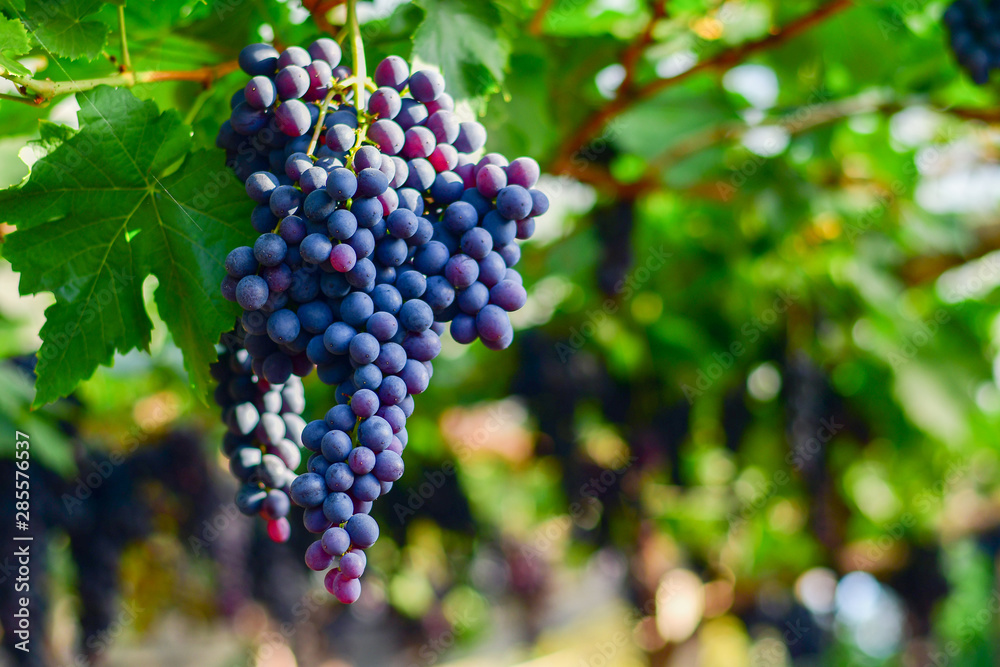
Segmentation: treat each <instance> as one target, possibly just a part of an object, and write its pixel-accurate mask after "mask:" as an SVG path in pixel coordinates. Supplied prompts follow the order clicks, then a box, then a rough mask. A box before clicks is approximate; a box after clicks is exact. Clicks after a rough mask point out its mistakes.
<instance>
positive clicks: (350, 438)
mask: <svg viewBox="0 0 1000 667" xmlns="http://www.w3.org/2000/svg"><path fill="white" fill-rule="evenodd" d="M351 7H353V3H352V4H351ZM349 23H351V24H352V25H353V26H354V27H355V28H356V18H354V15H353V10H352V14H351V18H350V20H349ZM353 36H354V40H353V41H352V43H353V45H354V61H355V63H356V67H355V70H354V71H352V70H350V69H348V68H347V67H345V66H344V65H341V64H340V60H341V51H340V48H339V46H338V45H337V43H336V42H335V41H333V40H331V39H328V38H322V39H319V40H317V41H315V42H313V43H312V44H311V45H309V47H308V49H303V48H301V47H296V46H290V47H288V48H286V49H285V50H284V51H282V52H280V53H279V52H278V51H277V50H275V49H274V48H273V47H271V46H268V45H267V44H252V45H250V46H247V47H246V48H245V49H243V51H242V52H241V53H240V57H239V63H240V67H241V68H242V70H243V71H244V72H245V73H246V74H247V75H248V76H249V77H251V78H250V80H249V82H248V83H247V84H246V87H245V88H244V89H242V90H238V91H237V92H236V93H235V95H234V96H233V98H232V115H231V117H230V119H229V120H228V121H226V122H225V123H223V125H222V127H221V128H220V130H219V135H218V138H217V143H218V145H219V147H220V148H223V149H225V150H226V152H227V156H228V162H227V164H228V165H229V166H230V167H231V168H232V169H233V171H234V172H235V173H236V175H237V176H238V177H239V178H240V179H241V180H244V181H245V183H246V193H247V196H249V197H250V198H251V199H252V200H253V201H254V202H255V203H256V204H257V207H256V208H255V209H254V211H253V214H252V216H251V221H250V222H251V224H252V226H253V228H254V230H255V231H256V232H257V233H258V234H259V235H260V236H259V237H258V238H257V241H256V242H255V243H254V245H253V247H252V248H251V247H249V246H242V247H239V248H235V249H234V250H233V251H232V252H231V253H230V254H229V256H228V257H227V258H226V262H225V269H226V275H225V277H223V279H222V284H221V289H222V293H223V296H225V298H226V299H229V300H230V301H236V302H237V303H238V304H239V305H240V307H241V308H243V315H242V317H241V318H240V322H239V324H238V326H237V329H236V331H235V335H236V337H237V339H239V340H241V341H242V345H243V347H244V349H243V350H240V351H239V352H236V353H235V354H234V355H231V356H228V357H226V358H225V359H224V360H223V361H221V362H220V365H219V368H220V369H221V371H220V373H221V376H220V380H225V381H226V382H227V383H228V385H227V386H230V385H231V386H233V387H235V388H236V390H235V391H232V390H229V389H226V390H223V391H220V392H219V394H218V396H219V398H220V403H222V404H223V407H224V408H225V409H226V413H225V414H226V421H227V424H228V425H229V427H230V434H229V435H227V440H226V443H225V445H224V448H225V453H226V454H227V455H228V456H230V461H231V469H232V471H233V473H234V474H235V475H236V476H237V477H238V478H239V479H240V480H241V482H244V484H245V486H243V487H242V488H241V490H240V492H239V496H238V499H237V503H238V505H239V506H240V509H241V510H242V511H244V512H245V513H249V514H253V513H259V514H260V515H261V516H262V517H264V518H265V519H266V520H267V521H268V533H269V535H270V536H271V537H272V538H273V539H275V540H276V541H284V540H287V539H288V535H289V527H288V524H287V520H286V519H285V515H286V514H287V512H288V509H289V503H288V502H287V498H289V497H290V498H291V501H292V502H294V503H295V504H297V505H300V506H302V507H303V508H305V514H304V523H305V527H306V529H307V530H308V531H310V532H312V533H315V534H318V535H320V536H321V537H320V539H318V540H317V541H315V542H314V543H313V544H312V545H310V547H309V548H308V549H307V551H306V554H305V561H306V565H307V566H308V567H309V568H310V569H313V570H317V571H327V574H326V578H325V583H326V587H327V589H328V590H329V591H330V592H331V593H332V594H333V595H334V596H336V598H337V599H338V600H340V601H341V602H344V603H351V602H354V601H355V600H357V599H358V597H359V595H360V593H361V585H360V581H359V578H360V577H361V575H362V573H363V572H364V569H365V566H366V563H367V559H366V557H365V550H366V549H368V548H369V547H371V546H372V545H373V544H374V543H375V541H376V540H377V539H378V532H379V531H378V525H377V523H376V522H375V520H374V519H372V518H371V516H369V511H370V509H371V507H372V503H373V502H374V501H375V500H376V499H378V498H379V497H381V496H384V495H386V494H388V493H390V491H391V489H392V485H393V483H394V482H396V481H397V480H399V479H400V477H401V476H402V475H403V469H404V465H403V460H402V454H403V451H404V450H405V449H406V445H407V441H408V435H407V432H406V420H407V418H408V417H410V415H411V414H412V413H413V410H414V400H413V396H414V395H416V394H420V393H422V392H423V391H425V390H426V389H427V386H428V383H429V382H430V379H431V376H432V375H433V373H434V367H433V364H432V362H433V359H434V358H435V357H436V356H437V355H438V353H439V352H440V351H441V340H440V335H442V334H443V333H444V331H445V325H446V324H448V323H450V324H449V327H450V334H451V337H452V338H453V339H454V340H456V341H458V342H460V343H466V344H468V343H472V342H473V341H475V340H476V339H477V338H478V339H480V340H482V341H483V344H484V345H485V346H486V347H488V348H490V349H493V350H502V349H504V348H506V347H508V346H509V345H510V344H511V342H512V340H513V335H514V331H513V327H512V326H511V323H510V319H509V317H508V313H509V312H511V311H515V310H518V309H519V308H521V307H522V306H523V305H524V303H525V301H526V299H527V294H526V292H525V289H524V287H523V286H522V280H521V277H520V275H519V274H518V273H517V271H516V270H515V269H514V268H513V267H514V266H515V265H516V264H517V262H518V260H519V259H520V248H519V247H518V245H517V240H520V239H527V238H529V237H530V236H531V235H532V233H533V232H534V228H535V218H536V217H537V216H540V215H542V214H544V213H545V211H546V209H547V208H548V200H547V198H546V197H545V195H544V194H543V193H542V192H540V191H539V190H536V189H534V185H535V184H536V182H537V181H538V178H539V167H538V164H537V163H536V162H535V161H534V160H532V159H531V158H518V159H516V160H514V161H512V162H508V160H507V159H506V158H504V157H503V156H502V155H499V154H496V153H488V154H486V155H485V156H483V157H481V158H480V159H478V160H477V159H475V158H474V157H473V154H475V153H477V152H478V151H480V150H481V149H482V148H483V146H484V144H485V142H486V130H485V128H483V126H482V125H481V124H480V123H478V122H476V121H466V122H460V121H459V118H458V116H457V115H456V114H455V113H454V101H453V100H452V98H451V97H450V96H449V95H448V94H447V93H446V92H445V81H444V79H443V77H442V76H441V75H440V74H439V73H437V72H435V71H432V70H418V71H414V72H411V71H410V68H409V66H408V64H407V63H406V62H405V61H404V60H403V59H402V58H400V57H398V56H390V57H388V58H386V59H385V60H383V61H382V62H380V63H379V64H378V66H377V67H376V69H375V72H374V78H373V81H369V80H368V78H367V76H366V73H365V71H364V57H363V46H361V44H360V35H357V34H356V32H355V33H354V34H353ZM368 89H373V92H371V94H370V95H369V94H368V93H367V91H368ZM313 368H315V369H316V374H317V376H318V377H319V379H320V380H321V381H322V382H323V383H325V384H327V385H330V386H332V387H335V388H336V389H335V397H336V405H334V406H333V407H331V408H330V410H329V411H328V412H327V414H326V418H325V419H323V420H317V421H313V422H310V423H309V424H304V423H302V422H301V419H298V418H297V414H298V413H299V412H301V410H300V409H299V410H294V409H293V410H292V413H291V414H290V415H289V414H285V415H282V417H285V419H282V418H279V417H278V416H277V414H276V412H277V410H278V409H279V408H280V407H281V405H282V403H281V400H280V399H279V398H277V396H284V395H285V393H286V392H289V391H290V392H292V394H293V395H294V397H295V398H296V399H298V397H300V396H301V391H300V387H301V383H300V380H299V379H298V378H299V377H304V376H306V375H309V374H310V373H311V372H312V370H313ZM227 369H228V370H227ZM229 372H231V373H235V376H230V375H229V374H228V373H229ZM251 376H252V378H253V379H252V380H251ZM252 383H255V384H256V386H257V390H256V394H259V397H258V396H255V395H254V394H255V390H254V388H253V386H252ZM242 392H245V393H242ZM238 393H239V395H238V396H237V394H238ZM269 396H275V398H274V406H273V408H271V407H267V405H266V403H267V400H268V397H269ZM234 400H242V401H244V402H243V403H241V404H239V405H233V404H232V403H233V401H234ZM255 400H256V403H255V402H254V401H255ZM293 402H294V401H293ZM261 407H263V408H264V410H263V411H262V410H261ZM294 407H296V408H298V407H299V406H298V404H296V405H294ZM291 442H294V443H298V444H301V446H302V447H304V448H306V449H307V450H309V451H310V452H313V454H312V455H311V457H310V458H309V460H308V463H307V472H305V473H303V474H302V475H299V476H297V477H295V476H294V475H293V474H292V473H291V471H292V470H294V469H295V468H296V467H297V465H298V463H299V459H298V458H297V457H296V456H295V454H294V453H293V452H292V448H291V447H290V446H289V445H288V444H287V443H291ZM269 448H272V449H275V450H276V451H274V452H273V453H271V452H269ZM286 494H287V495H286Z"/></svg>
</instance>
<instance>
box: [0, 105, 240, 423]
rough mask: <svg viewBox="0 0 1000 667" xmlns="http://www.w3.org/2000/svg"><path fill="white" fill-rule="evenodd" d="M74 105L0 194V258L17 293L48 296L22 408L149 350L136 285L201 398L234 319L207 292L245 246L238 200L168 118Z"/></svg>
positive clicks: (229, 183) (210, 158) (147, 109)
mask: <svg viewBox="0 0 1000 667" xmlns="http://www.w3.org/2000/svg"><path fill="white" fill-rule="evenodd" d="M78 99H79V100H80V104H81V108H80V112H79V119H80V130H79V131H78V132H77V133H76V134H73V135H72V136H69V135H68V134H67V135H65V136H64V137H63V140H62V142H61V143H60V144H59V146H58V147H57V148H55V149H54V150H53V151H52V152H51V153H49V154H48V155H46V156H45V157H43V158H41V159H39V160H38V161H37V162H36V163H35V164H34V165H33V167H32V170H31V174H30V175H29V177H28V178H27V179H26V180H25V181H24V182H23V183H22V184H21V185H20V187H16V188H11V189H8V190H5V191H2V192H0V219H3V220H6V221H9V222H10V223H11V224H16V225H17V231H16V232H14V233H13V234H11V235H10V236H9V237H8V240H7V243H6V245H5V249H4V254H5V256H6V257H7V258H8V259H9V260H10V262H11V264H12V265H13V267H14V269H15V270H16V271H18V272H20V274H21V278H20V290H21V293H22V294H34V293H38V292H52V293H54V294H55V297H56V302H55V304H53V305H52V306H50V307H49V308H48V309H47V310H46V311H45V315H46V322H45V325H44V326H43V327H42V331H41V337H42V347H41V349H40V350H39V352H38V358H39V361H38V367H37V373H38V382H37V389H38V393H37V395H36V398H35V404H36V405H42V404H45V403H47V402H50V401H52V400H54V399H56V398H58V397H60V396H65V395H67V394H68V393H70V392H71V391H72V390H73V389H74V387H75V386H76V385H77V383H78V382H79V381H80V380H83V379H86V378H88V377H90V375H91V374H93V372H94V370H95V369H96V368H97V366H98V365H100V364H105V365H106V364H109V363H110V362H111V360H112V358H113V355H114V353H115V352H116V351H117V352H121V353H124V352H127V351H129V350H131V349H134V348H138V349H148V347H149V341H150V332H151V326H152V325H151V323H150V320H149V318H148V316H147V315H146V310H145V304H144V301H143V292H142V284H143V281H144V280H145V278H146V277H147V276H149V275H153V276H155V277H156V278H157V279H158V280H159V286H158V287H157V289H156V292H155V298H156V302H157V306H158V309H159V313H160V316H161V317H162V318H163V320H164V321H165V322H166V324H167V326H168V328H169V329H170V332H171V334H172V335H173V338H174V340H175V342H176V343H177V345H178V346H179V347H180V348H181V350H182V351H183V352H184V359H185V366H186V368H187V370H188V374H189V376H190V378H191V381H192V383H193V384H194V385H195V386H196V387H198V388H199V389H200V390H201V391H202V392H207V388H208V386H209V383H210V379H209V375H208V366H209V364H210V363H211V362H212V361H214V359H215V343H216V341H218V338H219V335H220V334H221V333H223V332H224V331H227V330H228V329H230V328H232V326H233V321H234V318H235V316H236V315H237V309H236V307H235V306H234V305H233V304H230V303H229V302H227V301H225V300H224V299H223V298H222V296H221V295H220V294H219V278H220V276H222V275H223V268H222V263H223V261H224V260H225V257H226V254H227V253H228V252H229V250H231V249H232V248H233V247H235V246H238V245H242V244H245V243H248V242H249V241H250V240H251V237H250V235H249V234H248V233H247V232H244V231H242V230H241V225H239V221H240V220H245V219H246V217H247V216H248V215H249V207H250V203H249V202H248V200H247V199H246V196H245V195H244V194H243V188H242V187H240V184H239V183H238V182H237V181H236V179H235V177H233V176H232V174H231V173H230V172H229V171H228V170H227V169H226V168H225V167H223V166H222V164H221V162H220V160H218V159H217V157H216V155H215V153H213V152H211V151H198V152H196V153H192V154H188V151H189V150H190V147H191V143H192V140H191V132H190V128H189V127H187V126H186V125H184V124H183V123H182V122H181V120H180V116H179V115H178V114H177V113H176V112H174V111H167V112H164V113H159V111H158V109H157V107H156V105H155V104H154V103H153V102H150V101H141V100H139V99H137V98H136V97H135V96H134V95H133V94H132V93H131V92H129V91H126V90H120V89H111V88H106V87H101V88H97V89H95V90H93V91H89V92H86V93H80V94H78ZM203 395H205V394H204V393H203Z"/></svg>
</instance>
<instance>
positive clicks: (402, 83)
mask: <svg viewBox="0 0 1000 667" xmlns="http://www.w3.org/2000/svg"><path fill="white" fill-rule="evenodd" d="M409 76H410V68H409V67H408V66H407V64H406V61H405V60H403V59H402V58H400V57H399V56H389V57H388V58H386V59H385V60H383V61H382V62H380V63H379V64H378V66H376V67H375V85H376V86H379V87H380V88H381V87H382V86H388V87H390V88H393V89H395V90H397V91H400V90H403V88H406V82H407V79H408V78H409Z"/></svg>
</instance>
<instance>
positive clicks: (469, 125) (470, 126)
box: [452, 121, 486, 153]
mask: <svg viewBox="0 0 1000 667" xmlns="http://www.w3.org/2000/svg"><path fill="white" fill-rule="evenodd" d="M452 144H453V145H454V146H455V148H457V149H458V150H459V151H461V152H462V153H475V152H476V151H478V150H479V149H480V148H482V147H483V146H485V145H486V128H485V127H483V126H482V125H481V124H480V123H477V122H476V121H469V122H465V123H460V124H459V129H458V136H457V137H456V138H455V141H453V142H452Z"/></svg>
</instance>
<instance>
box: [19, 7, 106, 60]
mask: <svg viewBox="0 0 1000 667" xmlns="http://www.w3.org/2000/svg"><path fill="white" fill-rule="evenodd" d="M103 5H104V0H61V1H60V2H49V1H48V0H27V2H26V3H25V13H26V16H25V23H27V24H28V28H29V30H30V31H31V36H32V37H34V38H35V41H37V42H38V45H39V46H41V47H42V49H44V50H45V51H47V52H50V53H54V54H56V55H60V56H66V57H67V58H74V59H75V58H87V59H88V60H93V59H94V58H97V57H98V56H99V55H101V51H102V50H103V49H104V45H105V44H106V43H107V41H108V33H109V32H110V29H109V28H108V26H107V24H105V23H103V22H101V21H99V20H96V19H88V17H89V16H90V15H91V14H93V13H94V12H96V11H97V10H99V9H100V8H101V7H102V6H103Z"/></svg>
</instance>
